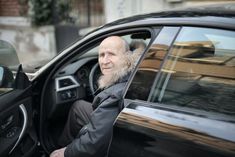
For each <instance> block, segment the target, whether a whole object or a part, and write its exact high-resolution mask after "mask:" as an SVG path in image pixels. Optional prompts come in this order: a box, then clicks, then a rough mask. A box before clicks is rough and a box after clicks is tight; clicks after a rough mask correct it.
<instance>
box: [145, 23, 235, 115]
mask: <svg viewBox="0 0 235 157" xmlns="http://www.w3.org/2000/svg"><path fill="white" fill-rule="evenodd" d="M155 62H157V61H155ZM234 97H235V32H233V31H228V30H219V29H209V28H194V27H184V28H182V30H181V32H180V33H179V35H178V37H177V39H176V40H175V42H174V44H173V46H172V49H171V51H170V53H169V55H168V56H167V58H166V61H165V62H164V64H163V67H162V70H161V73H159V77H158V78H156V82H155V84H154V86H153V90H152V94H151V95H150V97H149V100H150V101H152V102H158V103H162V104H164V105H177V106H183V107H189V108H196V109H200V110H204V111H213V112H219V113H224V114H227V115H233V116H235V105H234V104H235V99H234Z"/></svg>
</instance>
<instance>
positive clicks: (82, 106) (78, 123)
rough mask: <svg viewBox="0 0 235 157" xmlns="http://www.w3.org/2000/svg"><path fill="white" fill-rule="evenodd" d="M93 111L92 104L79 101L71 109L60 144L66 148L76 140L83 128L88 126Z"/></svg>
mask: <svg viewBox="0 0 235 157" xmlns="http://www.w3.org/2000/svg"><path fill="white" fill-rule="evenodd" d="M92 111H93V108H92V104H91V103H90V102H87V101H84V100H77V101H76V102H74V103H73V105H72V106H71V108H70V111H69V115H68V119H67V122H66V124H65V127H64V130H63V132H62V134H61V137H60V138H59V141H58V144H59V145H60V146H66V145H68V144H69V143H71V142H72V141H73V139H75V138H76V137H77V135H78V133H79V131H80V130H81V128H82V127H83V126H84V125H86V124H88V123H89V122H90V119H91V113H92Z"/></svg>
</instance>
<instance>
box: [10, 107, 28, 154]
mask: <svg viewBox="0 0 235 157" xmlns="http://www.w3.org/2000/svg"><path fill="white" fill-rule="evenodd" d="M20 111H21V113H22V115H23V126H22V130H21V132H20V135H19V138H18V139H17V141H16V143H15V145H14V146H13V147H12V149H11V151H10V152H9V154H11V153H12V152H13V150H14V149H15V148H16V146H17V145H18V144H19V142H20V140H21V139H22V137H23V135H24V134H25V131H26V127H27V123H28V114H27V110H26V108H25V106H24V104H21V105H20Z"/></svg>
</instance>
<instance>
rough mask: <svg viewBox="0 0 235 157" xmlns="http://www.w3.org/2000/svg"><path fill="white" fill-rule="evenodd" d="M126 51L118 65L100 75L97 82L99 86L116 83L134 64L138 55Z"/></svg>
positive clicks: (104, 86) (101, 87)
mask: <svg viewBox="0 0 235 157" xmlns="http://www.w3.org/2000/svg"><path fill="white" fill-rule="evenodd" d="M126 53H128V54H127V55H125V57H123V62H122V63H121V65H120V66H119V67H116V69H115V70H114V71H113V72H112V73H111V74H109V75H101V76H100V78H99V80H98V84H99V88H100V89H103V88H107V87H109V86H111V85H113V84H114V83H116V82H117V81H118V80H119V79H121V78H123V77H124V76H125V75H127V74H128V73H129V72H130V71H132V70H133V69H134V67H135V65H136V61H137V59H138V58H137V57H139V55H136V53H132V52H126Z"/></svg>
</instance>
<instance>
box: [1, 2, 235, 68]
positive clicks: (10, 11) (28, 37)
mask: <svg viewBox="0 0 235 157" xmlns="http://www.w3.org/2000/svg"><path fill="white" fill-rule="evenodd" d="M232 1H233V2H235V0H213V1H212V0H0V40H5V41H8V42H9V43H11V44H12V45H13V46H14V47H15V49H16V50H17V54H18V57H19V60H20V62H21V63H23V64H25V65H29V66H30V65H33V64H34V66H35V64H38V66H39V65H42V64H44V63H46V62H47V61H48V60H49V59H51V58H52V57H54V56H55V55H56V54H58V53H59V52H61V51H62V50H63V49H64V48H66V47H67V46H69V45H70V44H71V43H73V42H74V41H76V40H78V39H79V38H82V36H83V35H85V34H86V33H88V32H89V31H91V30H93V29H95V28H97V27H99V26H101V25H104V24H106V23H108V22H112V21H114V20H117V19H120V18H124V17H128V16H132V15H137V14H143V13H150V12H158V11H164V10H169V9H175V8H182V7H194V6H201V5H210V4H219V3H229V2H232ZM35 67H36V66H35Z"/></svg>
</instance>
